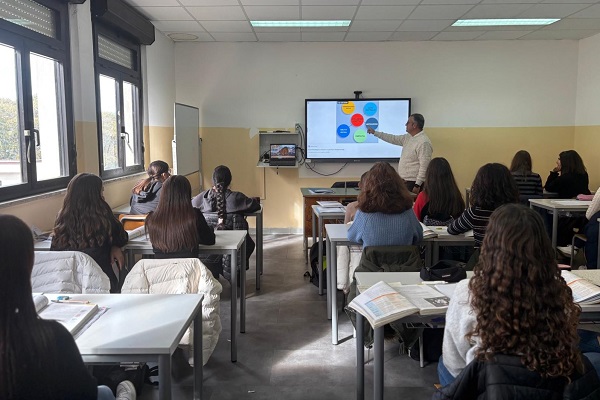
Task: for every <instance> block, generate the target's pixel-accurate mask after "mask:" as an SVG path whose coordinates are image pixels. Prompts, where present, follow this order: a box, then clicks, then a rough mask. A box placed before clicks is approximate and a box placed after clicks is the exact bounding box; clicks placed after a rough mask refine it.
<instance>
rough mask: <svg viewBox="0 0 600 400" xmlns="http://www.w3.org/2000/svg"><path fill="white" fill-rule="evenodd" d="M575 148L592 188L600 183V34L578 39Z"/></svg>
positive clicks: (594, 188) (595, 187)
mask: <svg viewBox="0 0 600 400" xmlns="http://www.w3.org/2000/svg"><path fill="white" fill-rule="evenodd" d="M578 67H579V68H578V76H577V113H576V119H575V125H576V126H575V145H574V147H575V150H577V152H579V154H580V155H581V157H582V158H583V161H584V162H585V165H586V167H587V170H588V173H589V175H590V190H597V189H598V187H599V186H600V157H599V155H598V149H600V112H599V110H600V107H599V103H600V74H598V71H599V70H600V35H595V36H592V37H590V38H587V39H583V40H581V41H580V42H579V62H578Z"/></svg>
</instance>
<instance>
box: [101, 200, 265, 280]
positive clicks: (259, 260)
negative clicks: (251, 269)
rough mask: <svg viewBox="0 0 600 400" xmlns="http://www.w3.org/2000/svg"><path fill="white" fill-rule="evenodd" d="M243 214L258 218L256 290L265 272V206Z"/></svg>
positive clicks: (124, 209) (125, 207) (125, 210)
mask: <svg viewBox="0 0 600 400" xmlns="http://www.w3.org/2000/svg"><path fill="white" fill-rule="evenodd" d="M130 209H131V207H130V206H129V203H127V204H121V205H120V206H117V207H115V208H113V209H112V212H113V214H114V215H115V216H116V217H118V216H119V215H120V214H129V211H130ZM241 214H242V215H243V216H245V217H254V218H256V290H260V276H261V275H262V273H263V206H262V204H261V205H260V210H257V211H254V212H249V213H241Z"/></svg>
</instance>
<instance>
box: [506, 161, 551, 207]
mask: <svg viewBox="0 0 600 400" xmlns="http://www.w3.org/2000/svg"><path fill="white" fill-rule="evenodd" d="M510 173H511V174H512V176H513V178H515V183H516V184H517V188H518V189H519V197H520V198H521V199H528V198H531V197H532V196H541V195H542V194H543V191H544V190H543V189H542V178H541V177H540V176H539V175H538V174H536V173H535V172H532V171H531V155H530V154H529V152H528V151H525V150H519V151H517V154H515V156H514V157H513V159H512V162H511V163H510Z"/></svg>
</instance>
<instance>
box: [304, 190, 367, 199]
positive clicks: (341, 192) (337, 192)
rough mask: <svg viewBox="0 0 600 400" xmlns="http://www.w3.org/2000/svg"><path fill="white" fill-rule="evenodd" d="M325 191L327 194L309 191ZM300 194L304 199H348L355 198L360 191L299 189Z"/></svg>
mask: <svg viewBox="0 0 600 400" xmlns="http://www.w3.org/2000/svg"><path fill="white" fill-rule="evenodd" d="M311 189H316V190H326V191H328V192H329V193H313V192H311V191H310V190H311ZM300 192H302V196H304V197H327V196H336V197H339V196H348V197H357V196H358V194H359V193H360V190H357V189H354V188H300Z"/></svg>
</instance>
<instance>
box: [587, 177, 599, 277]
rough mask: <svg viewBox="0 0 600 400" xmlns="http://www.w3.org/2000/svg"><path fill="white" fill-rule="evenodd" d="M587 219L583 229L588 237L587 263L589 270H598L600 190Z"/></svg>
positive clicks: (597, 191) (591, 205)
mask: <svg viewBox="0 0 600 400" xmlns="http://www.w3.org/2000/svg"><path fill="white" fill-rule="evenodd" d="M585 217H586V218H587V219H588V222H587V224H586V225H585V227H584V228H583V233H584V234H585V236H586V237H587V241H586V242H585V248H584V251H585V261H586V266H587V269H596V268H598V225H599V224H600V223H599V222H598V218H600V188H598V190H596V194H594V198H593V199H592V204H590V207H589V208H588V209H587V211H586V213H585Z"/></svg>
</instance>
